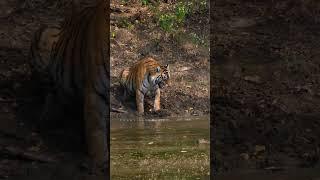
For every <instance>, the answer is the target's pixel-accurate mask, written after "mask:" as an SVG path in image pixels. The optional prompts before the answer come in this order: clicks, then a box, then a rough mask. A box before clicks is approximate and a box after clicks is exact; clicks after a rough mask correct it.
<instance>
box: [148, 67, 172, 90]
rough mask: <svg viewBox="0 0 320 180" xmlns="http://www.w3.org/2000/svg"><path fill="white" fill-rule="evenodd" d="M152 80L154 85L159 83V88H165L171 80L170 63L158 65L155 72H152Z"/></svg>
mask: <svg viewBox="0 0 320 180" xmlns="http://www.w3.org/2000/svg"><path fill="white" fill-rule="evenodd" d="M150 78H151V82H153V84H154V85H158V86H159V88H163V87H164V86H166V85H167V84H169V80H170V69H169V65H168V64H167V65H165V66H157V67H156V68H155V69H154V71H153V72H150Z"/></svg>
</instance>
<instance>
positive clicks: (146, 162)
mask: <svg viewBox="0 0 320 180" xmlns="http://www.w3.org/2000/svg"><path fill="white" fill-rule="evenodd" d="M110 129H111V139H110V143H111V176H112V179H209V171H210V160H209V156H210V155H209V154H210V153H209V152H210V145H209V138H210V126H209V116H206V117H180V118H170V119H143V118H141V119H112V120H111V128H110Z"/></svg>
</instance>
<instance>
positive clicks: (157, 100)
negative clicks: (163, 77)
mask: <svg viewBox="0 0 320 180" xmlns="http://www.w3.org/2000/svg"><path fill="white" fill-rule="evenodd" d="M153 108H154V111H159V110H160V89H159V88H158V89H157V90H156V92H155V97H154V104H153Z"/></svg>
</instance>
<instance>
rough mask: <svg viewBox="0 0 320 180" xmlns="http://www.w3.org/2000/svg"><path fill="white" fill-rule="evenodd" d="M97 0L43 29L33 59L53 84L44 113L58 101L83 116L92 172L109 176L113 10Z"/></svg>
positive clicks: (32, 47) (33, 46) (32, 52)
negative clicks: (97, 170) (100, 170)
mask: <svg viewBox="0 0 320 180" xmlns="http://www.w3.org/2000/svg"><path fill="white" fill-rule="evenodd" d="M94 1H95V2H93V3H86V4H81V6H82V7H81V8H79V6H78V5H74V4H73V6H72V13H71V14H69V16H66V17H65V18H64V21H63V22H62V23H61V24H60V26H59V27H57V28H52V27H49V26H47V27H46V26H42V27H41V28H40V30H38V31H37V32H36V35H35V37H34V41H33V42H32V43H31V48H30V53H29V54H30V55H29V58H30V62H31V66H32V67H33V68H34V69H35V70H34V71H36V72H38V73H40V74H41V73H44V74H46V75H48V76H49V79H50V81H52V83H53V87H52V90H51V92H50V95H51V96H50V97H51V98H49V99H50V100H47V101H49V103H47V104H48V107H47V108H45V110H44V114H46V112H48V111H50V102H57V101H59V102H61V104H62V105H66V106H68V107H70V108H71V109H74V110H75V111H74V112H76V113H75V114H77V115H81V116H80V117H81V118H80V120H81V121H79V122H77V123H80V124H83V131H84V134H85V143H86V147H87V153H88V154H89V157H90V159H91V160H92V163H93V167H102V169H103V172H106V173H107V174H109V170H110V169H109V163H108V162H109V152H110V150H109V148H110V144H109V141H107V139H108V138H109V132H108V130H109V126H110V124H109V119H108V117H109V116H108V115H109V95H108V92H109V89H110V87H109V86H110V85H109V82H110V74H109V63H108V62H107V58H108V57H109V51H110V50H109V38H108V36H107V35H108V34H109V13H110V12H109V11H110V8H109V1H107V0H94ZM44 44H45V45H46V46H44ZM41 49H44V50H45V51H44V53H42V52H41ZM60 108H61V109H64V106H61V107H60ZM44 116H45V115H44ZM74 119H76V120H78V119H77V118H74ZM98 169H99V168H98ZM100 169H101V168H100Z"/></svg>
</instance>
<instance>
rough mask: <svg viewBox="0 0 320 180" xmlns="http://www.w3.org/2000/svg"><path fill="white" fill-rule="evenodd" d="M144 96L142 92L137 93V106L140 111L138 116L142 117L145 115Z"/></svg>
mask: <svg viewBox="0 0 320 180" xmlns="http://www.w3.org/2000/svg"><path fill="white" fill-rule="evenodd" d="M143 102H144V94H143V93H142V92H141V91H140V90H137V91H136V104H137V110H138V115H142V114H143V113H144V106H143Z"/></svg>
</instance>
